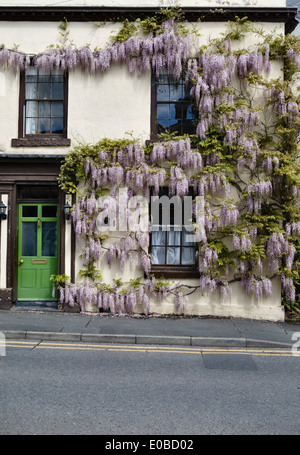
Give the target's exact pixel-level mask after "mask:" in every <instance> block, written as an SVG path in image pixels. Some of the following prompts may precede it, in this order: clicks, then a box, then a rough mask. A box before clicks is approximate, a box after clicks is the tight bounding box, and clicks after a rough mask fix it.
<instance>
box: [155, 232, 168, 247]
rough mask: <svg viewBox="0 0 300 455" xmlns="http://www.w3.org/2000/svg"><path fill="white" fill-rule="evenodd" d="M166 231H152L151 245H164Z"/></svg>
mask: <svg viewBox="0 0 300 455" xmlns="http://www.w3.org/2000/svg"><path fill="white" fill-rule="evenodd" d="M165 243H166V233H165V232H163V231H152V245H165Z"/></svg>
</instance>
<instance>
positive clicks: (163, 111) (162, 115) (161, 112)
mask: <svg viewBox="0 0 300 455" xmlns="http://www.w3.org/2000/svg"><path fill="white" fill-rule="evenodd" d="M157 118H158V119H167V118H169V104H158V105H157Z"/></svg>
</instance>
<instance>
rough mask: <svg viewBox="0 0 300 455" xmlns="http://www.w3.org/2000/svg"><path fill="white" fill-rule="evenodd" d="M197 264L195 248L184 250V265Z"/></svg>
mask: <svg viewBox="0 0 300 455" xmlns="http://www.w3.org/2000/svg"><path fill="white" fill-rule="evenodd" d="M193 264H195V248H192V247H191V248H186V247H184V248H182V265H193Z"/></svg>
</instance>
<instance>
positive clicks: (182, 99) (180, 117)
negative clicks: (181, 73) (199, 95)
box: [151, 74, 195, 139]
mask: <svg viewBox="0 0 300 455" xmlns="http://www.w3.org/2000/svg"><path fill="white" fill-rule="evenodd" d="M190 90H191V86H190V85H189V84H186V82H185V79H184V78H180V80H179V81H174V80H173V79H172V78H171V77H170V76H168V75H167V74H161V75H160V76H159V77H158V78H153V83H152V121H151V123H152V125H151V136H152V139H156V138H157V136H158V135H159V134H161V133H176V135H179V136H181V135H183V134H194V133H195V124H194V122H195V116H194V112H193V106H192V101H191V96H190Z"/></svg>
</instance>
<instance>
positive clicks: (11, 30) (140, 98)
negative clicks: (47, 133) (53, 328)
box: [0, 0, 286, 321]
mask: <svg viewBox="0 0 300 455" xmlns="http://www.w3.org/2000/svg"><path fill="white" fill-rule="evenodd" d="M15 3H17V4H18V6H21V5H24V6H30V5H32V6H39V5H42V6H44V7H45V6H49V7H50V6H55V5H56V4H57V3H58V2H56V3H55V2H54V1H51V0H47V1H44V2H39V1H35V2H33V1H32V2H29V3H28V2H25V1H18V2H15ZM98 3H99V2H96V1H95V2H93V1H91V0H90V1H89V2H82V1H81V2H78V1H69V2H65V3H64V5H63V6H64V7H68V6H78V7H80V6H94V5H96V4H98ZM107 3H108V2H107ZM153 3H154V2H152V1H151V2H149V1H133V0H132V1H128V2H126V6H128V7H144V6H145V7H147V6H151V7H152V6H154V5H153ZM155 3H157V5H158V6H170V5H172V4H173V2H172V1H171V0H169V1H167V0H161V1H158V2H155ZM220 3H222V5H223V6H232V7H234V6H251V7H254V6H255V7H257V8H259V7H267V6H269V3H270V2H269V0H249V1H248V2H245V1H243V0H239V1H238V0H237V1H228V2H227V1H226V2H218V1H211V0H203V1H197V0H195V1H193V2H192V1H191V0H183V1H182V2H181V5H182V6H184V7H186V6H195V7H197V6H199V5H201V6H209V7H212V6H217V7H219V6H220ZM285 3H286V2H285V0H274V1H273V2H272V7H285ZM4 6H14V3H13V2H12V1H10V2H2V3H1V7H4ZM104 6H105V4H104ZM109 6H121V2H119V1H115V2H113V1H112V2H109ZM58 25H59V24H58V22H56V21H47V20H44V21H43V22H41V21H31V20H30V19H27V20H24V21H12V20H9V21H3V20H2V21H1V22H0V28H1V42H3V43H5V45H6V47H7V48H13V47H14V44H18V46H19V50H21V51H24V52H25V53H28V54H37V53H39V52H42V51H44V50H45V49H46V48H47V47H48V46H49V45H56V44H58V43H59V39H60V36H59V31H58ZM195 25H196V24H191V26H195ZM120 26H121V24H118V23H109V22H106V23H105V25H104V26H101V27H97V26H95V24H94V23H93V22H76V21H70V24H69V31H70V34H69V40H70V41H71V42H73V43H74V44H75V45H76V46H77V47H81V46H84V45H85V44H86V43H89V44H90V46H91V48H93V47H105V45H106V44H107V43H108V42H109V39H110V37H111V33H112V32H115V31H116V30H118V27H120ZM259 26H261V27H263V28H264V29H265V30H268V31H269V32H272V33H279V34H283V33H284V24H283V23H281V22H272V23H270V22H262V23H259ZM197 27H199V29H200V32H201V38H200V41H201V44H203V43H206V42H207V40H208V39H209V38H210V37H216V36H217V35H218V34H220V33H222V32H223V31H225V30H226V23H222V22H218V23H215V22H202V23H201V24H198V25H197ZM245 44H247V45H248V46H251V45H252V44H254V41H253V40H252V41H251V40H249V39H248V38H247V43H246V42H243V43H241V45H242V46H245ZM0 76H1V77H0V84H1V86H0V124H1V135H0V159H1V155H4V156H5V157H6V159H9V156H10V155H11V156H14V159H18V157H19V158H20V159H21V158H22V159H23V157H24V156H25V157H26V156H28V157H29V156H31V158H30V159H33V160H34V156H36V157H41V156H44V157H45V156H49V158H50V156H51V159H54V158H55V156H57V157H59V156H61V155H64V154H66V153H68V151H69V150H71V149H72V148H73V147H74V146H76V144H78V143H82V142H84V143H96V142H97V141H99V140H100V139H102V138H104V137H107V138H110V139H120V138H124V137H126V134H128V132H129V133H130V134H131V135H132V136H133V137H135V138H136V139H138V140H140V141H141V142H142V143H144V142H145V141H146V140H148V139H149V138H150V116H151V74H150V72H149V73H146V74H145V75H143V76H141V77H138V76H132V75H130V74H129V72H128V70H127V68H126V67H125V65H124V66H123V67H122V66H120V65H114V66H113V67H112V68H111V69H109V70H108V71H107V72H106V73H103V74H101V73H96V74H95V75H88V74H85V73H83V72H82V71H81V70H79V69H76V70H72V71H70V73H69V81H68V125H67V131H68V138H69V139H70V140H71V145H70V146H67V147H66V146H64V147H59V146H58V147H48V146H39V147H13V146H12V144H11V140H12V139H13V138H17V137H18V118H19V96H20V74H18V73H17V74H14V73H13V71H12V70H10V69H6V68H1V70H0ZM280 76H282V72H281V68H280V65H276V66H275V65H274V66H273V69H272V75H271V77H274V78H277V77H280ZM7 157H8V158H7ZM32 157H33V158H32ZM53 157H54V158H53ZM44 159H45V160H47V158H44ZM45 162H46V161H45ZM16 175H17V176H16V177H14V179H15V180H14V182H17V183H13V180H12V178H11V180H10V179H9V178H7V176H5V175H3V174H1V161H0V200H2V201H3V202H4V203H5V205H7V206H8V219H7V220H3V221H2V222H1V231H0V233H1V239H0V245H1V259H0V291H1V289H2V290H3V289H6V288H7V289H8V288H10V287H14V288H16V287H17V284H16V281H17V279H18V278H17V276H16V275H17V274H16V271H15V272H14V266H13V264H12V262H13V260H12V258H11V260H10V261H9V256H10V255H12V248H13V247H12V245H13V242H16V239H17V235H18V232H17V229H16V228H13V226H12V225H9V223H10V222H12V219H11V216H12V215H11V214H12V212H11V205H12V204H13V201H15V204H17V203H18V202H17V201H18V199H17V196H16V194H15V193H14V191H15V190H14V185H15V184H16V185H17V186H18V185H22V184H24V181H26V182H27V183H30V178H29V177H28V178H27V177H26V178H25V176H22V177H20V176H19V177H18V174H16ZM34 178H35V183H36V182H39V180H38V178H37V176H36V175H35V177H34ZM49 178H50V177H49ZM49 181H50V180H49ZM51 182H52V181H51ZM6 186H7V188H10V189H9V190H7V191H6ZM11 188H12V189H11ZM9 191H10V193H9ZM66 201H68V202H70V205H72V199H71V197H70V196H68V195H67V197H66V198H65V199H64V200H63V202H62V203H65V202H66ZM73 202H74V201H73ZM15 212H16V210H15ZM14 216H15V218H14V220H13V224H14V225H15V226H16V224H17V217H16V215H14ZM60 217H62V218H63V214H62V206H60ZM12 228H13V229H12ZM12 232H13V233H14V234H13V235H14V236H15V239H13V240H12V239H10V238H9V236H10V235H12V234H11V233H12ZM62 232H63V233H62V237H63V239H64V240H63V243H64V250H63V255H64V257H63V258H62V262H63V263H64V266H63V271H64V273H66V274H67V275H71V272H72V267H73V268H74V273H75V279H76V281H77V280H78V272H79V270H80V268H81V264H80V258H79V253H80V251H79V247H78V244H77V245H76V244H75V259H76V260H75V267H74V263H73V261H74V258H72V256H71V250H72V248H74V244H73V243H72V242H74V239H73V240H72V227H71V224H70V222H68V221H67V222H65V223H64V227H63V231H62ZM14 254H15V255H16V252H14ZM99 267H101V265H100V264H99ZM101 270H102V271H103V278H104V281H105V282H108V283H110V282H112V279H113V278H115V277H116V276H121V274H120V270H119V267H118V266H117V265H116V264H113V265H112V268H111V269H110V268H108V267H107V266H105V267H103V266H102V267H101ZM14 273H15V278H13V274H14ZM140 274H141V270H140V269H137V268H131V267H130V266H126V267H125V270H124V272H123V275H122V277H123V279H124V280H125V281H126V280H127V279H130V278H133V277H137V276H139V275H140ZM174 281H176V280H174ZM10 283H13V284H10ZM183 283H185V284H190V285H196V284H197V280H194V279H193V280H183ZM273 289H274V291H273V296H272V297H270V298H266V299H264V300H263V301H256V300H255V299H254V298H252V297H249V296H248V295H246V294H245V293H244V292H242V291H241V289H240V286H239V283H234V284H233V285H232V290H233V295H232V299H231V300H228V301H225V302H221V301H220V300H219V299H218V298H217V297H216V295H201V293H200V292H199V291H197V292H195V293H194V294H192V295H191V296H190V300H189V305H188V308H187V309H186V314H190V315H201V316H209V315H211V316H232V317H242V318H251V319H267V320H273V321H282V320H284V310H283V307H282V306H281V292H280V282H279V280H277V279H276V280H274V282H273ZM0 295H1V294H0ZM12 296H13V297H12V301H14V302H15V301H17V300H18V295H17V292H16V290H13V291H12ZM0 303H1V299H0ZM90 310H91V311H92V310H93V309H92V308H90ZM137 311H139V308H137ZM151 311H152V312H153V313H157V314H176V309H175V306H174V302H173V299H171V298H168V299H166V300H165V301H163V302H159V303H157V302H154V301H153V302H151Z"/></svg>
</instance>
